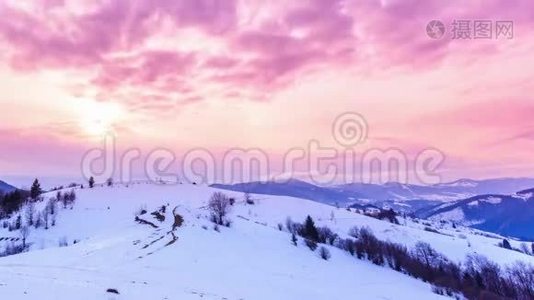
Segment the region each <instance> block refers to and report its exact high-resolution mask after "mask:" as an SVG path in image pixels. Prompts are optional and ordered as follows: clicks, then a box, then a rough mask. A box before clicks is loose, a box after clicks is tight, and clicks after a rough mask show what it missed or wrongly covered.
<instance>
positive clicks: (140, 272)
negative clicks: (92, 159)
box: [0, 184, 534, 299]
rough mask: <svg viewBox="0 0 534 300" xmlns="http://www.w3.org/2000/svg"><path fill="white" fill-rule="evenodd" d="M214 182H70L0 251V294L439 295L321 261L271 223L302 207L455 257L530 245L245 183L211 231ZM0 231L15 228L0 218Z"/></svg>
mask: <svg viewBox="0 0 534 300" xmlns="http://www.w3.org/2000/svg"><path fill="white" fill-rule="evenodd" d="M214 191H217V190H216V189H213V188H209V187H206V186H196V185H174V186H171V185H151V184H136V185H130V186H129V187H126V186H120V185H116V186H114V187H97V188H94V189H83V190H77V194H78V200H77V203H76V204H75V205H74V208H73V209H72V210H70V209H60V212H59V216H58V219H57V225H56V226H55V227H52V228H51V229H49V230H44V229H37V230H33V231H32V232H31V234H30V237H29V242H31V243H33V244H32V251H31V252H28V253H24V254H19V255H14V256H8V257H4V258H0V295H2V296H4V295H6V296H7V297H8V298H9V299H34V298H36V297H37V296H38V297H39V299H72V298H74V297H75V298H76V299H200V298H202V299H346V298H347V296H349V295H360V296H361V297H362V298H365V299H412V298H414V297H420V298H421V299H433V298H437V297H438V296H437V295H435V294H432V293H431V289H430V286H429V285H427V284H425V283H423V282H421V281H418V280H416V279H413V278H410V277H408V276H405V275H402V274H400V273H397V272H395V271H393V270H390V269H388V268H384V267H379V266H375V265H372V264H371V263H369V262H366V261H360V260H357V259H355V258H354V257H351V256H350V255H349V254H348V253H346V252H343V251H340V250H338V249H335V248H333V247H329V249H330V251H331V253H332V258H331V259H330V260H329V261H324V260H322V259H320V258H319V257H318V255H317V253H316V252H311V251H310V250H309V249H308V248H306V247H305V246H304V245H302V244H299V246H298V247H295V246H293V245H291V243H290V237H289V234H288V233H287V232H284V231H279V230H278V229H277V224H278V223H284V221H285V219H286V217H288V216H291V218H292V219H293V220H295V221H302V220H303V219H304V218H305V216H306V215H308V214H310V215H311V216H312V217H313V218H314V219H315V220H316V222H317V223H318V225H328V226H329V227H330V228H332V229H333V230H334V231H336V232H337V233H339V234H340V235H346V233H347V232H348V230H349V229H350V228H351V227H352V226H354V225H357V226H364V225H366V226H369V227H370V228H371V229H372V230H373V231H374V233H375V234H376V235H377V237H379V238H380V239H384V240H385V239H389V240H391V241H396V242H400V243H404V244H406V245H408V246H412V245H414V244H415V243H416V242H417V241H419V240H423V241H428V242H429V243H431V244H432V246H433V247H435V248H436V249H437V250H438V251H440V252H442V253H444V254H445V255H446V256H448V257H449V258H451V259H454V260H463V259H464V257H465V255H466V254H467V253H473V252H477V253H480V254H484V255H486V256H488V257H489V258H490V259H492V260H495V261H498V262H499V263H502V264H507V263H511V262H513V261H516V260H524V261H528V262H534V258H533V257H531V256H527V255H524V254H522V253H519V252H515V251H509V250H505V249H502V248H499V247H497V246H496V244H497V243H498V242H499V241H500V240H499V239H493V238H488V237H486V236H483V235H480V232H477V231H475V230H471V229H466V228H462V229H461V230H460V229H453V228H449V227H446V226H444V227H443V228H441V229H439V230H440V232H442V234H436V233H433V232H428V231H425V230H423V228H424V227H425V226H426V225H424V224H417V223H415V222H412V221H410V220H406V221H402V220H401V223H404V222H405V223H406V224H405V225H393V224H390V223H387V222H384V221H380V220H376V219H373V218H369V217H366V216H363V215H359V214H356V213H354V212H349V211H347V210H345V209H336V208H335V207H331V206H327V205H324V204H320V203H317V202H312V201H308V200H303V199H298V198H291V197H283V196H265V195H254V198H255V200H256V205H245V204H244V203H243V202H241V201H240V199H242V194H241V193H239V192H226V193H227V194H228V195H230V196H234V197H236V199H238V202H237V203H236V204H235V205H234V207H233V210H232V213H231V219H232V222H233V223H232V226H231V228H225V227H221V228H220V232H217V231H215V230H213V226H212V224H211V223H210V222H209V221H208V219H207V216H208V212H207V210H206V208H205V205H206V203H207V201H208V199H209V197H210V195H211V194H212V193H213V192H214ZM45 196H47V197H48V196H53V195H52V194H50V195H45ZM167 203H168V204H169V206H168V209H167V214H166V216H167V218H166V221H165V222H163V223H159V222H158V221H156V220H154V219H153V218H151V216H150V215H149V214H145V215H143V216H141V217H143V218H146V219H147V220H150V221H151V222H154V223H155V224H156V225H157V226H159V228H152V227H150V226H148V225H144V224H138V223H135V222H134V213H135V212H136V211H138V210H139V209H140V208H141V207H146V208H147V210H148V211H149V212H151V211H153V210H156V209H157V208H158V207H160V206H161V205H166V204H167ZM40 205H41V206H42V205H44V204H43V203H41V204H40ZM174 207H177V211H178V212H179V213H180V214H181V215H182V216H184V219H185V223H184V226H182V227H181V228H179V229H177V231H176V236H177V237H178V240H176V241H175V242H174V243H172V244H170V245H167V244H168V243H169V242H171V241H172V235H171V234H169V230H170V227H171V222H170V219H171V217H172V214H171V210H172V209H173V208H174ZM332 212H333V215H334V218H333V219H332V218H331V216H332ZM203 227H205V228H203ZM457 231H459V232H457ZM0 236H12V237H17V236H18V235H17V232H8V231H7V230H6V229H1V230H0ZM62 238H66V239H67V240H68V241H69V244H71V242H72V241H73V240H75V239H76V240H79V242H78V243H76V244H75V245H70V246H69V247H62V248H58V241H59V240H61V239H62ZM0 243H1V242H0ZM512 243H516V242H515V241H513V242H512ZM469 245H471V246H469ZM40 248H44V249H42V250H39V249H40ZM108 288H114V289H117V290H118V291H119V292H120V295H114V294H110V293H106V289H108ZM105 297H108V298H105Z"/></svg>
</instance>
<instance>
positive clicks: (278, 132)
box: [0, 0, 534, 179]
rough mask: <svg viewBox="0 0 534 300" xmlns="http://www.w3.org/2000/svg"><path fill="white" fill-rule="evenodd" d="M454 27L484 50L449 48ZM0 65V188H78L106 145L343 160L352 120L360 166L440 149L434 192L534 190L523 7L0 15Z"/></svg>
mask: <svg viewBox="0 0 534 300" xmlns="http://www.w3.org/2000/svg"><path fill="white" fill-rule="evenodd" d="M434 19H436V20H441V21H442V22H443V23H444V24H445V29H446V32H445V35H444V36H443V37H442V38H440V39H432V38H430V37H429V36H428V35H427V33H426V26H427V23H428V22H429V21H430V20H434ZM454 20H471V21H474V20H489V21H491V23H492V25H493V27H494V28H493V36H492V38H490V39H474V38H472V39H467V40H464V39H454V38H453V36H452V34H453V33H452V28H453V25H452V23H453V22H454ZM496 21H513V22H514V24H513V26H514V27H513V30H514V36H513V38H512V39H507V38H504V37H502V36H501V37H496V32H495V29H496V28H495V26H496V25H495V22H496ZM471 35H473V33H471ZM0 62H1V63H0V107H1V117H0V174H2V175H28V174H31V175H32V176H33V174H35V175H58V176H59V175H77V174H79V168H80V167H79V166H80V159H81V156H82V155H83V153H85V152H86V151H87V150H88V149H90V148H93V147H96V146H98V145H100V144H101V140H102V136H103V135H104V134H105V133H106V132H113V133H114V134H115V136H116V139H117V140H116V143H117V145H118V147H119V148H122V149H128V148H130V147H138V148H139V149H141V151H145V152H148V151H151V150H153V149H155V148H160V147H164V148H167V149H172V150H173V151H175V152H177V153H183V152H185V151H188V150H190V149H194V148H197V147H203V148H207V149H210V150H212V151H213V152H214V153H221V152H223V151H224V149H228V148H232V147H241V148H251V147H258V148H260V149H263V150H264V151H266V152H268V153H269V155H272V157H274V158H276V157H281V156H282V155H283V154H284V153H285V152H286V151H287V150H288V149H291V148H294V147H303V146H305V145H307V143H308V141H309V140H312V139H314V140H317V141H320V142H321V144H322V145H324V146H339V145H337V144H336V143H335V140H334V139H333V137H332V130H331V126H332V122H333V120H334V119H335V118H336V116H338V115H340V114H342V113H344V112H347V111H351V112H358V113H359V114H361V115H362V116H364V117H365V119H366V120H367V123H368V126H369V131H368V137H367V140H366V141H365V143H363V144H361V145H358V148H357V149H356V151H357V152H364V151H365V150H366V149H371V148H376V149H389V148H391V147H395V148H398V149H401V150H402V151H404V152H405V153H407V155H412V154H413V153H417V152H418V151H421V150H423V149H426V148H435V149H439V150H440V151H441V152H442V153H444V155H445V157H446V160H445V163H444V164H443V165H442V170H441V172H442V174H443V176H444V178H445V179H455V178H460V177H473V178H484V177H502V176H534V160H533V156H532V153H533V150H534V117H533V116H534V93H533V92H534V3H533V2H532V1H531V0H502V1H496V0H487V1H482V0H471V1H465V0H449V1H442V0H439V1H437V0H436V1H429V0H424V1H423V0H421V1H416V0H402V1H401V0H381V1H379V0H361V1H356V0H354V1H341V0H339V1H338V0H309V1H259V0H225V1H216V0H195V1H193V0H153V1H143V0H131V1H123V0H116V1H111V0H110V1H68V0H43V1H32V2H30V1H18V0H16V1H15V0H13V1H10V0H2V1H1V2H0Z"/></svg>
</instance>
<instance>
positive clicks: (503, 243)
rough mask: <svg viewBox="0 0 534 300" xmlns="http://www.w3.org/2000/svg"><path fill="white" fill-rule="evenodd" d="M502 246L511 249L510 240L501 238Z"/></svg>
mask: <svg viewBox="0 0 534 300" xmlns="http://www.w3.org/2000/svg"><path fill="white" fill-rule="evenodd" d="M502 247H503V248H505V249H512V246H511V245H510V242H509V241H508V240H507V239H504V240H502Z"/></svg>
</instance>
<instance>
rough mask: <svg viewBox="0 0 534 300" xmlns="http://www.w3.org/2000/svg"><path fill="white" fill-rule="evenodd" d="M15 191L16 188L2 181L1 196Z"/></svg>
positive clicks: (0, 183)
mask: <svg viewBox="0 0 534 300" xmlns="http://www.w3.org/2000/svg"><path fill="white" fill-rule="evenodd" d="M14 190H15V187H14V186H12V185H9V184H7V183H5V182H4V181H2V180H0V194H2V193H9V192H12V191H14Z"/></svg>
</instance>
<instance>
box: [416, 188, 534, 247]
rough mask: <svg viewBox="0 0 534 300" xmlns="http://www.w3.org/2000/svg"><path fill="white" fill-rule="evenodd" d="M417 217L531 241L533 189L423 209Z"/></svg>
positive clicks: (533, 226)
mask: <svg viewBox="0 0 534 300" xmlns="http://www.w3.org/2000/svg"><path fill="white" fill-rule="evenodd" d="M415 215H416V216H417V217H420V218H427V219H432V220H449V221H455V222H457V223H459V224H463V225H467V226H471V227H473V228H477V229H481V230H484V231H490V232H494V233H498V234H501V235H506V236H512V237H516V238H522V239H529V240H534V189H527V190H523V191H520V192H517V193H514V194H511V195H500V194H486V195H479V196H475V197H470V198H467V199H464V200H460V201H454V202H449V203H443V204H440V205H437V206H435V207H432V208H424V209H421V210H419V211H417V212H416V213H415Z"/></svg>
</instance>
